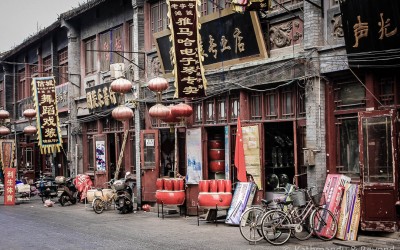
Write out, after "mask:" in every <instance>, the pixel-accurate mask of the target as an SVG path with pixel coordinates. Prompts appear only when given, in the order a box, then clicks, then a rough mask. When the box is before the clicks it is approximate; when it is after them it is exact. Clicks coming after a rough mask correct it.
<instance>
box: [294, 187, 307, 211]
mask: <svg viewBox="0 0 400 250" xmlns="http://www.w3.org/2000/svg"><path fill="white" fill-rule="evenodd" d="M290 198H291V199H292V201H293V206H295V207H301V206H304V205H306V194H305V192H304V191H293V192H292V193H291V194H290Z"/></svg>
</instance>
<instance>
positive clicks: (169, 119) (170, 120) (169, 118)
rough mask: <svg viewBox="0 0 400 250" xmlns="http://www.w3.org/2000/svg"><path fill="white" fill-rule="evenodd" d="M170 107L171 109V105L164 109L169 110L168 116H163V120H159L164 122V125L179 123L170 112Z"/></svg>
mask: <svg viewBox="0 0 400 250" xmlns="http://www.w3.org/2000/svg"><path fill="white" fill-rule="evenodd" d="M172 107H173V105H172V106H169V107H166V108H167V109H168V110H169V112H168V115H167V116H165V117H164V118H161V121H163V122H166V123H178V122H179V119H178V118H177V117H176V116H174V115H173V114H172V111H171V110H172Z"/></svg>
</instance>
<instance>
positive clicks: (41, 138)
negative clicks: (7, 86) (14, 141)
mask: <svg viewBox="0 0 400 250" xmlns="http://www.w3.org/2000/svg"><path fill="white" fill-rule="evenodd" d="M55 86H56V81H55V79H54V77H37V78H36V77H35V78H33V79H32V89H33V99H34V102H35V109H36V126H37V131H38V132H37V135H38V142H39V143H38V144H39V147H40V152H41V153H42V154H50V153H53V152H56V151H57V152H60V148H61V147H62V137H61V129H60V119H59V117H58V109H57V99H56V90H55Z"/></svg>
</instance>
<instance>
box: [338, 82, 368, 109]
mask: <svg viewBox="0 0 400 250" xmlns="http://www.w3.org/2000/svg"><path fill="white" fill-rule="evenodd" d="M334 93H335V97H334V100H335V108H336V110H343V109H353V108H363V107H365V88H364V87H363V86H362V85H361V83H359V82H356V81H347V82H340V83H338V84H336V86H335V89H334Z"/></svg>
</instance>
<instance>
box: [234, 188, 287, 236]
mask: <svg viewBox="0 0 400 250" xmlns="http://www.w3.org/2000/svg"><path fill="white" fill-rule="evenodd" d="M283 189H284V191H285V193H284V195H283V196H282V197H279V198H276V199H273V200H269V201H267V200H264V199H262V200H261V203H262V204H261V206H257V205H256V206H251V207H249V208H247V209H246V210H245V211H244V212H243V213H242V215H241V216H240V222H239V229H240V233H241V235H242V236H243V238H245V239H246V240H247V241H248V242H249V243H254V244H255V243H257V242H259V241H261V240H262V239H263V238H264V235H263V234H262V231H261V222H262V220H261V218H262V217H263V216H264V214H265V213H267V212H268V211H271V210H274V209H277V208H278V209H281V210H284V209H285V208H286V207H287V206H289V205H290V204H291V203H292V202H291V201H289V200H288V197H289V194H290V193H291V191H292V189H291V190H289V191H287V190H286V189H285V188H283ZM279 236H280V235H279V233H278V234H277V235H276V236H274V237H279Z"/></svg>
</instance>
